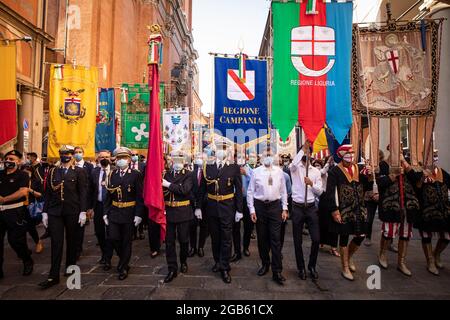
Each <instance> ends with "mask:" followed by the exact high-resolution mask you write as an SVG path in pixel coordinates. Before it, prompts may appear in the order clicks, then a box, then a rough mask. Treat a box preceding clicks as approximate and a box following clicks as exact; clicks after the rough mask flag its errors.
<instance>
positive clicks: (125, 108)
mask: <svg viewBox="0 0 450 320" xmlns="http://www.w3.org/2000/svg"><path fill="white" fill-rule="evenodd" d="M149 101H150V91H149V87H148V85H147V84H134V85H128V84H123V85H122V87H121V119H122V120H121V124H122V136H121V145H122V146H124V147H127V148H131V149H147V147H148V134H149V122H148V121H149V120H148V112H149Z"/></svg>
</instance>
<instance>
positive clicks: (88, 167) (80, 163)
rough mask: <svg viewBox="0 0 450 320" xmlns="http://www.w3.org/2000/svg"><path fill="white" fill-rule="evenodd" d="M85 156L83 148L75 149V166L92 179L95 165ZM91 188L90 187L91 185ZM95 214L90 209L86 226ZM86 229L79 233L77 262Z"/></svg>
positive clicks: (89, 194)
mask: <svg viewBox="0 0 450 320" xmlns="http://www.w3.org/2000/svg"><path fill="white" fill-rule="evenodd" d="M83 156H84V150H83V148H82V147H75V149H74V159H75V166H77V167H79V168H81V169H83V170H84V172H85V174H86V177H87V178H88V179H90V177H91V175H92V170H94V165H93V164H92V163H89V162H86V161H84V159H83ZM89 187H90V185H89ZM91 191H92V190H90V189H88V190H87V192H88V193H87V194H88V201H89V203H88V204H89V205H90V204H91V203H92V199H91V197H92V192H91ZM93 214H94V211H93V208H92V207H89V208H88V211H87V220H86V224H89V219H90V218H92V215H93ZM84 227H85V225H83V226H80V227H79V228H78V231H77V261H78V259H80V257H81V254H82V253H83V242H84Z"/></svg>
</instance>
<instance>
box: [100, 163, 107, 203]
mask: <svg viewBox="0 0 450 320" xmlns="http://www.w3.org/2000/svg"><path fill="white" fill-rule="evenodd" d="M100 174H101V175H102V184H101V186H100V187H101V188H102V201H104V200H105V198H106V186H105V181H106V170H105V169H102V172H101V173H100Z"/></svg>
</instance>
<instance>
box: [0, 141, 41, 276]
mask: <svg viewBox="0 0 450 320" xmlns="http://www.w3.org/2000/svg"><path fill="white" fill-rule="evenodd" d="M21 159H22V154H21V153H20V152H19V151H17V150H12V151H9V152H8V153H6V155H5V161H4V163H3V164H4V170H2V171H0V242H1V243H0V279H1V278H3V268H2V267H3V251H4V240H3V239H4V238H5V235H6V233H8V242H9V244H10V246H11V248H13V250H14V251H15V252H16V254H17V256H18V257H19V258H20V259H21V260H22V261H23V266H24V268H23V275H24V276H28V275H30V274H31V273H32V272H33V260H32V259H31V255H30V252H31V251H29V250H28V246H27V239H26V232H27V229H26V225H27V223H26V221H25V220H24V218H25V214H26V211H25V210H27V208H26V207H25V200H26V196H27V194H28V186H29V179H30V178H29V176H28V174H27V173H26V172H23V171H20V170H19V163H20V160H21Z"/></svg>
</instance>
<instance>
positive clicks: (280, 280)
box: [272, 272, 286, 286]
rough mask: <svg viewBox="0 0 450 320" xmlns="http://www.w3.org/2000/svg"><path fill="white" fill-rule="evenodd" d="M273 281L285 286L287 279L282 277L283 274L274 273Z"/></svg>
mask: <svg viewBox="0 0 450 320" xmlns="http://www.w3.org/2000/svg"><path fill="white" fill-rule="evenodd" d="M272 280H273V281H275V282H276V283H278V284H279V285H280V286H282V285H284V283H283V282H284V281H286V279H285V278H284V277H283V276H282V275H281V272H274V273H273V276H272Z"/></svg>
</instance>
